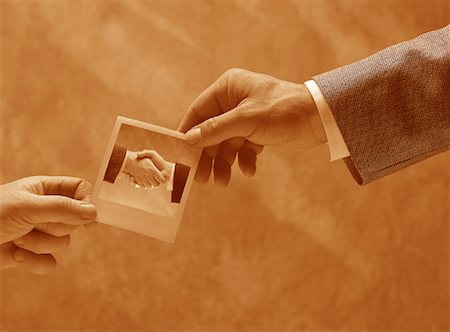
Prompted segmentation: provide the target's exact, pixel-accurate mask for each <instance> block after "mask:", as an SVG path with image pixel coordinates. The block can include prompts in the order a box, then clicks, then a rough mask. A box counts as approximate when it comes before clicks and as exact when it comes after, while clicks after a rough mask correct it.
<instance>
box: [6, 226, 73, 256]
mask: <svg viewBox="0 0 450 332" xmlns="http://www.w3.org/2000/svg"><path fill="white" fill-rule="evenodd" d="M69 243H70V236H69V235H64V236H59V237H58V236H53V235H50V234H46V233H42V232H40V231H38V230H34V231H31V232H30V233H28V234H26V235H24V236H21V237H20V238H18V239H16V240H14V244H15V245H16V246H18V247H19V248H22V249H25V250H28V251H31V252H34V253H36V254H49V253H52V252H57V251H60V250H62V249H65V248H67V246H68V245H69Z"/></svg>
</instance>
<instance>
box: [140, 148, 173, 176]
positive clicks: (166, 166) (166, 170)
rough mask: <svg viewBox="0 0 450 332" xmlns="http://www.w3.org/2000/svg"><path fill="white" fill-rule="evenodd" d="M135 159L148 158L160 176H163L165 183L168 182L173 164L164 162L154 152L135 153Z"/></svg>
mask: <svg viewBox="0 0 450 332" xmlns="http://www.w3.org/2000/svg"><path fill="white" fill-rule="evenodd" d="M137 158H138V159H143V158H149V159H151V161H152V162H153V164H154V165H155V166H156V167H157V168H158V170H159V171H160V172H161V174H162V175H163V176H164V179H165V181H166V182H167V181H169V180H170V175H171V174H172V168H173V167H174V163H171V162H169V161H166V160H165V159H164V158H163V157H162V156H161V155H160V154H159V153H158V152H156V151H155V150H142V151H139V152H137Z"/></svg>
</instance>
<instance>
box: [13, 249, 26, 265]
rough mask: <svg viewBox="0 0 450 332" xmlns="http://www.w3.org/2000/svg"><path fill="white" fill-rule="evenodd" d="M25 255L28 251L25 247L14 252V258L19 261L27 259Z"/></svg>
mask: <svg viewBox="0 0 450 332" xmlns="http://www.w3.org/2000/svg"><path fill="white" fill-rule="evenodd" d="M25 256H26V251H25V250H23V249H17V250H16V252H15V253H14V259H15V260H16V261H17V262H19V263H21V262H23V261H25Z"/></svg>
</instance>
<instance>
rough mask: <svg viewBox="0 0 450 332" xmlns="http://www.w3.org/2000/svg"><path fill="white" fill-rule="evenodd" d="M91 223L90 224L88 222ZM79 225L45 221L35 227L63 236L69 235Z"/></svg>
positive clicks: (41, 230)
mask: <svg viewBox="0 0 450 332" xmlns="http://www.w3.org/2000/svg"><path fill="white" fill-rule="evenodd" d="M87 225H89V224H87ZM78 227H79V225H67V224H63V223H60V222H58V223H43V224H37V225H36V226H35V227H34V229H37V230H38V231H39V232H42V233H46V234H50V235H53V236H63V235H68V234H70V233H72V232H73V231H75V230H76V229H77V228H78Z"/></svg>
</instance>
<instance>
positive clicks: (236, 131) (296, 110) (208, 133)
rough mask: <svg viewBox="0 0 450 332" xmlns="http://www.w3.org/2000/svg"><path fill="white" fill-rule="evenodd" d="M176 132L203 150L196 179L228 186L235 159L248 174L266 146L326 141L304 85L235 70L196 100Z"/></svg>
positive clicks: (313, 145)
mask: <svg viewBox="0 0 450 332" xmlns="http://www.w3.org/2000/svg"><path fill="white" fill-rule="evenodd" d="M178 130H180V131H182V132H187V133H186V140H187V141H188V143H190V144H192V145H194V146H197V147H206V149H204V151H203V154H202V157H201V160H200V163H199V166H198V171H197V174H196V180H197V181H200V182H207V181H208V179H209V176H210V173H211V171H212V170H213V172H214V179H215V182H216V184H219V185H227V184H228V182H229V180H230V175H231V166H232V164H233V163H234V160H235V158H236V155H237V156H238V162H239V166H240V168H241V170H242V172H243V173H244V174H245V175H248V176H252V175H253V174H254V173H255V170H256V158H257V155H258V154H259V153H260V152H261V151H262V149H263V147H264V146H266V145H274V144H282V143H292V142H294V143H296V145H297V146H299V147H315V146H317V145H320V144H323V143H325V141H326V138H325V133H324V130H323V125H322V123H321V120H320V116H319V114H318V112H317V109H316V106H315V104H314V100H313V99H312V97H311V94H310V93H309V92H308V90H307V88H306V86H305V85H304V84H295V83H291V82H286V81H282V80H279V79H276V78H274V77H271V76H268V75H264V74H258V73H253V72H250V71H247V70H243V69H231V70H228V71H227V72H225V73H224V74H223V75H222V76H221V77H219V79H218V80H217V81H215V82H214V83H213V84H212V85H211V86H210V87H208V88H207V89H206V90H205V91H203V92H202V93H201V94H200V96H199V97H198V98H197V99H196V100H194V102H193V103H192V104H191V106H190V107H189V109H188V111H187V113H186V114H185V116H184V118H183V119H182V121H181V124H180V126H179V128H178Z"/></svg>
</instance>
